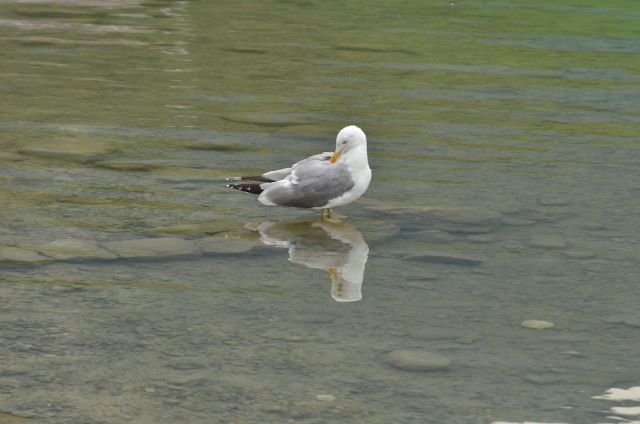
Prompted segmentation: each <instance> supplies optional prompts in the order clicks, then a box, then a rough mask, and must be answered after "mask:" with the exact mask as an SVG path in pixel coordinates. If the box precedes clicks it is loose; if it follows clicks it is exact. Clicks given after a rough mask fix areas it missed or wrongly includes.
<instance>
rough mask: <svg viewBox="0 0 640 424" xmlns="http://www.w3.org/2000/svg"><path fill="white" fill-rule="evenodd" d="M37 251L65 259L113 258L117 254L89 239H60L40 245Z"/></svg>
mask: <svg viewBox="0 0 640 424" xmlns="http://www.w3.org/2000/svg"><path fill="white" fill-rule="evenodd" d="M38 251H39V252H40V253H42V254H45V255H47V256H49V257H51V258H54V259H58V260H62V261H67V260H82V259H115V258H117V257H118V256H117V255H116V254H114V253H112V252H109V251H108V250H105V249H103V248H101V247H100V246H98V244H97V243H95V242H93V241H89V240H78V239H61V240H55V241H52V242H50V243H47V244H45V245H43V246H41V247H40V248H39V249H38Z"/></svg>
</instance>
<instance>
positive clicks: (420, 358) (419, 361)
mask: <svg viewBox="0 0 640 424" xmlns="http://www.w3.org/2000/svg"><path fill="white" fill-rule="evenodd" d="M383 360H384V362H385V363H386V364H387V365H391V366H392V367H394V368H398V369H401V370H405V371H436V370H443V369H447V368H449V366H450V365H451V360H450V359H449V358H447V357H446V356H444V355H441V354H439V353H433V352H427V351H425V350H395V351H393V352H389V353H387V354H386V355H384V358H383Z"/></svg>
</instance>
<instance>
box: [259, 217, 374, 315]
mask: <svg viewBox="0 0 640 424" xmlns="http://www.w3.org/2000/svg"><path fill="white" fill-rule="evenodd" d="M252 229H254V230H256V231H257V232H258V233H259V235H260V241H262V243H264V244H266V245H269V246H276V247H284V248H287V249H289V260H290V261H291V262H295V263H297V264H301V265H304V266H306V267H307V268H315V269H323V270H325V271H327V272H328V273H329V276H330V277H331V297H333V299H334V300H335V301H337V302H356V301H358V300H360V299H362V280H363V278H364V266H365V264H366V263H367V257H368V254H369V246H368V245H367V243H366V242H365V241H364V239H363V238H362V234H361V233H360V231H358V230H357V229H356V228H355V227H354V226H353V225H349V224H347V223H344V222H328V221H304V222H278V223H274V222H263V223H262V224H260V225H258V226H257V227H254V228H252Z"/></svg>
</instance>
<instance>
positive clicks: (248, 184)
mask: <svg viewBox="0 0 640 424" xmlns="http://www.w3.org/2000/svg"><path fill="white" fill-rule="evenodd" d="M260 184H261V183H259V182H255V181H243V182H241V183H235V184H227V187H229V188H233V189H235V190H240V191H246V192H247V193H253V194H260V193H262V187H260Z"/></svg>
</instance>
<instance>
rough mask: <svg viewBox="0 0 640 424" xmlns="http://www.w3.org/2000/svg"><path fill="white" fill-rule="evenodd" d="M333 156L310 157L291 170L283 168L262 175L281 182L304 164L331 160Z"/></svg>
mask: <svg viewBox="0 0 640 424" xmlns="http://www.w3.org/2000/svg"><path fill="white" fill-rule="evenodd" d="M332 154H333V153H332V152H324V153H320V154H317V155H313V156H309V157H308V158H306V159H302V160H301V161H299V162H296V163H295V164H293V165H292V166H291V168H282V169H276V170H275V171H269V172H265V173H264V174H262V176H263V177H265V178H268V179H270V180H273V181H280V180H282V179H284V178H286V177H287V176H288V175H289V174H291V171H293V169H294V168H295V167H297V166H299V165H300V164H304V163H306V162H309V161H316V160H319V161H324V160H329V159H331V155H332Z"/></svg>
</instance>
